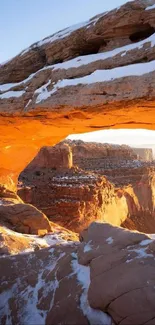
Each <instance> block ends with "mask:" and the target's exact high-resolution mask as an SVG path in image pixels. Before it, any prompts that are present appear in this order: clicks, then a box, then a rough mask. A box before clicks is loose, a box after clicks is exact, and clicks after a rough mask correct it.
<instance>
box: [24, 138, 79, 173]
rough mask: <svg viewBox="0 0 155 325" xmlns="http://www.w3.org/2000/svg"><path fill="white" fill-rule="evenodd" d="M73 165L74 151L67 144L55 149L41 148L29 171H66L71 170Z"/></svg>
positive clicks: (54, 147) (29, 166)
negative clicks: (45, 169) (41, 169)
mask: <svg viewBox="0 0 155 325" xmlns="http://www.w3.org/2000/svg"><path fill="white" fill-rule="evenodd" d="M72 164H73V163H72V151H71V149H70V147H69V146H68V145H67V144H66V143H64V144H63V143H62V144H58V145H56V146H53V147H43V148H41V149H40V151H39V153H38V154H37V156H36V157H35V158H34V159H33V160H32V161H31V162H30V164H29V165H28V166H27V169H28V170H33V171H34V170H37V169H38V168H49V169H52V170H65V169H70V168H71V167H72Z"/></svg>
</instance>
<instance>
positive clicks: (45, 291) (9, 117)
mask: <svg viewBox="0 0 155 325" xmlns="http://www.w3.org/2000/svg"><path fill="white" fill-rule="evenodd" d="M154 110H155V0H135V1H131V2H127V3H125V4H124V5H123V6H121V7H119V8H116V9H114V10H112V11H110V12H106V13H102V14H100V15H98V16H96V17H93V18H92V19H90V20H89V21H87V22H84V23H81V24H79V25H76V26H72V27H69V28H67V29H65V30H62V31H60V32H58V33H56V34H54V35H52V36H49V37H47V38H46V39H44V40H41V41H39V42H37V43H35V44H33V45H31V46H30V47H29V48H27V49H26V50H24V51H22V52H21V53H20V54H19V55H17V56H16V57H14V58H13V59H11V60H10V61H8V62H6V63H4V64H1V65H0V277H1V285H0V322H1V323H2V324H4V325H9V324H17V325H18V324H25V325H27V324H31V323H33V321H34V320H35V324H40V325H42V324H49V325H51V324H79V325H80V324H91V325H98V324H103V325H110V324H112V323H114V324H120V325H125V324H126V325H127V324H137V325H138V324H139V325H140V324H148V325H151V324H152V325H153V324H155V289H154V288H155V277H154V269H155V241H154V236H153V235H151V233H155V213H154V211H155V206H154V205H155V202H154V193H155V179H154V177H155V176H154V175H155V166H154V163H153V162H152V158H151V157H152V156H151V152H150V151H147V150H145V151H143V152H142V155H141V152H140V151H139V150H138V149H137V151H136V150H133V148H130V147H128V146H123V147H122V146H118V147H117V148H115V147H113V146H110V145H109V146H106V145H103V146H102V148H101V147H100V146H99V147H98V146H96V145H94V143H92V144H90V145H89V146H88V144H85V143H83V142H81V143H80V142H77V143H76V142H74V141H69V140H65V141H64V139H65V138H66V137H67V136H68V135H70V134H73V133H74V134H76V133H84V132H91V131H96V130H103V129H112V128H113V129H120V128H127V129H133V128H135V129H138V128H139V129H148V130H155V114H154ZM60 141H61V143H60V144H58V143H59V142H60ZM52 146H54V147H52ZM92 153H93V154H94V155H95V157H97V159H98V160H97V161H98V167H97V168H96V167H92V166H96V165H93V164H94V156H92V155H93V154H92ZM116 156H117V157H119V158H117V159H116ZM103 157H105V160H104V172H103V170H102V168H100V167H101V163H102V161H101V159H103ZM107 157H108V158H107ZM109 157H110V158H109ZM114 161H115V168H111V164H113V162H114ZM126 163H128V166H129V167H128V168H126V166H125V164H126ZM90 164H91V168H90ZM109 166H110V167H109ZM119 166H120V167H119ZM96 169H97V170H98V171H96ZM51 170H52V172H51ZM99 170H100V173H99ZM50 173H51V174H50ZM129 176H130V177H129ZM49 179H50V182H49ZM79 180H80V181H79ZM81 180H82V181H81ZM21 183H22V184H21ZM20 185H22V186H21V187H20ZM49 194H50V195H51V196H50V195H49ZM66 197H67V198H68V201H67V204H66V203H65V199H64V198H66ZM70 198H72V199H73V200H72V202H71V200H70ZM51 202H52V203H51ZM80 202H81V203H80ZM73 212H74V213H73ZM52 213H53V214H52ZM73 215H74V217H75V219H73ZM103 215H104V218H103ZM51 216H52V217H51ZM64 216H65V218H64ZM66 216H67V217H68V218H67V217H66ZM135 230H137V231H135ZM148 233H149V235H147V234H148ZM79 234H80V235H79Z"/></svg>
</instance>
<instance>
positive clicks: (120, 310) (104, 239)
mask: <svg viewBox="0 0 155 325" xmlns="http://www.w3.org/2000/svg"><path fill="white" fill-rule="evenodd" d="M81 240H83V244H81V245H80V246H79V253H78V256H79V263H81V264H83V265H90V277H91V283H90V287H89V291H88V301H89V303H90V305H91V307H93V308H99V309H101V310H104V311H106V312H108V313H109V314H110V315H111V316H112V318H113V319H114V321H115V323H116V324H121V325H123V324H139V325H140V324H154V321H155V306H154V299H155V289H154V267H155V265H154V263H155V260H154V254H155V245H154V240H152V239H151V238H148V236H146V235H145V234H142V233H138V232H130V231H128V230H125V229H122V228H117V227H113V226H111V225H109V224H100V223H93V224H91V226H90V227H89V228H88V229H87V230H85V231H84V232H83V233H82V234H81Z"/></svg>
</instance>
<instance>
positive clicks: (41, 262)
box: [0, 223, 155, 325]
mask: <svg viewBox="0 0 155 325" xmlns="http://www.w3.org/2000/svg"><path fill="white" fill-rule="evenodd" d="M31 237H34V236H31ZM154 252H155V242H154V239H153V238H151V237H149V236H147V235H145V234H142V233H138V232H130V231H127V230H124V229H123V228H117V227H114V226H112V225H110V224H107V223H105V224H101V223H92V224H91V225H90V227H89V228H88V229H86V230H84V231H83V233H82V234H81V242H80V243H78V242H73V241H66V242H62V241H59V240H57V242H53V243H52V242H51V246H50V247H46V248H44V249H40V250H37V251H35V252H27V253H20V254H16V255H12V256H2V257H0V277H1V290H0V322H1V323H2V324H4V325H9V324H17V325H18V324H25V325H27V324H34V325H43V324H49V325H51V324H79V325H81V324H86V325H88V324H91V325H99V324H100V325H111V324H112V322H113V321H114V323H115V324H122V325H123V324H124V325H125V324H140V325H141V324H154V320H155V290H154V287H155V279H154V267H155V253H154Z"/></svg>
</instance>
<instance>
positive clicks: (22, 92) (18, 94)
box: [0, 90, 25, 99]
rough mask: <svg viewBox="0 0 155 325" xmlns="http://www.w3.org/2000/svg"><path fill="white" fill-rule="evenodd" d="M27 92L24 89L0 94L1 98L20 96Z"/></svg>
mask: <svg viewBox="0 0 155 325" xmlns="http://www.w3.org/2000/svg"><path fill="white" fill-rule="evenodd" d="M24 94H25V91H24V90H20V91H7V92H6V93H3V94H0V99H8V98H13V97H15V98H18V97H21V96H23V95H24Z"/></svg>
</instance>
